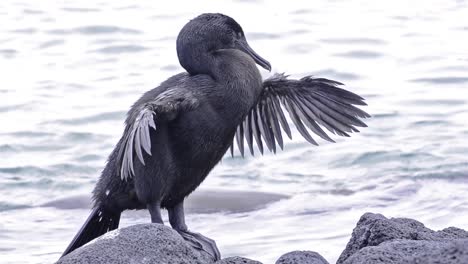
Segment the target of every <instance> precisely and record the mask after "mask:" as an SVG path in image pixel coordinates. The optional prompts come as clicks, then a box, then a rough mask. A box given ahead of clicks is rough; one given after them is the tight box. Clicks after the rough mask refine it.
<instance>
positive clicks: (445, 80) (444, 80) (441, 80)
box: [410, 76, 468, 84]
mask: <svg viewBox="0 0 468 264" xmlns="http://www.w3.org/2000/svg"><path fill="white" fill-rule="evenodd" d="M410 81H412V82H420V83H432V84H464V83H468V77H464V76H455V77H432V78H418V79H412V80H410Z"/></svg>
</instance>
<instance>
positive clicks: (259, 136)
mask: <svg viewBox="0 0 468 264" xmlns="http://www.w3.org/2000/svg"><path fill="white" fill-rule="evenodd" d="M338 85H343V84H342V83H340V82H337V81H334V80H330V79H325V78H313V77H312V76H306V77H304V78H301V79H299V80H293V79H289V78H288V76H287V75H284V74H276V75H274V76H272V77H271V78H268V79H266V80H265V81H264V83H263V87H264V88H263V91H262V93H261V95H260V98H259V99H258V101H257V103H256V105H254V106H253V107H252V109H251V111H250V112H249V113H248V114H247V115H246V117H245V119H244V121H243V122H242V123H241V124H240V125H239V127H238V129H237V133H236V139H237V145H238V146H239V148H240V149H241V154H242V155H243V137H245V139H246V141H247V145H248V146H249V150H250V153H251V154H252V155H254V150H253V138H255V142H256V143H257V146H258V149H259V151H260V153H261V154H263V144H264V143H265V145H266V146H267V148H268V150H270V151H271V152H276V144H278V145H279V147H280V148H281V149H283V147H284V142H283V136H282V132H283V131H284V132H285V133H286V135H287V136H288V137H289V138H292V133H291V129H290V127H289V124H288V121H287V119H286V117H285V114H284V111H286V112H287V113H288V115H289V119H290V120H291V121H292V123H293V124H294V126H295V127H296V129H297V131H298V132H299V133H300V134H301V135H302V137H304V138H305V139H306V140H307V141H308V142H310V143H311V144H314V145H318V143H317V142H316V141H315V140H314V138H313V137H312V136H311V134H310V133H309V130H310V131H312V132H313V133H314V134H316V135H318V136H319V137H321V138H322V139H324V140H327V141H330V142H335V141H334V140H333V139H332V138H331V137H330V136H329V135H328V134H327V133H326V132H325V130H324V129H322V127H323V128H325V129H326V130H328V131H330V132H332V133H334V134H337V135H339V136H344V137H349V133H353V132H359V130H358V129H357V128H356V127H367V125H366V124H365V123H364V122H363V121H362V120H361V119H363V118H369V117H370V115H369V114H368V113H366V112H365V111H363V110H361V109H360V108H358V107H356V105H357V106H365V105H367V104H366V103H365V102H364V98H362V97H361V96H359V95H357V94H355V93H352V92H350V91H347V90H345V89H342V88H339V87H337V86H338ZM237 134H238V135H237Z"/></svg>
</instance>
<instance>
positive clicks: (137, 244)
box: [57, 224, 213, 264]
mask: <svg viewBox="0 0 468 264" xmlns="http://www.w3.org/2000/svg"><path fill="white" fill-rule="evenodd" d="M66 263H83V264H84V263H86V264H88V263H102V264H104V263H109V264H110V263H115V264H118V263H152V264H153V263H161V264H163V263H164V264H166V263H167V264H169V263H188V264H192V263H193V264H195V263H196V264H206V263H213V260H212V258H211V256H210V255H209V254H208V253H206V252H204V251H198V250H195V249H194V248H192V247H191V246H190V245H189V244H187V243H186V242H185V240H184V239H183V238H182V237H181V236H180V235H179V234H178V233H177V232H176V231H174V230H173V229H172V228H170V227H167V226H164V225H160V224H140V225H134V226H130V227H126V228H122V229H117V230H114V231H111V232H109V233H106V234H105V235H103V236H101V237H99V238H97V239H95V240H93V241H91V242H90V243H88V244H86V245H84V246H83V247H81V248H78V249H76V250H75V251H73V252H71V253H70V254H68V255H66V256H65V257H63V258H61V259H60V260H59V261H58V262H57V264H66Z"/></svg>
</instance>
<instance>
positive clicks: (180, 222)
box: [168, 201, 221, 261]
mask: <svg viewBox="0 0 468 264" xmlns="http://www.w3.org/2000/svg"><path fill="white" fill-rule="evenodd" d="M168 212H169V222H170V223H171V226H172V228H174V229H175V230H176V231H177V232H178V233H179V234H180V235H181V236H182V237H183V238H184V239H185V241H187V242H188V243H189V244H190V245H191V246H192V247H194V248H196V249H199V250H203V251H205V252H207V253H208V254H210V255H211V256H212V257H213V259H214V260H215V261H217V260H220V259H221V253H220V252H219V250H218V247H217V246H216V242H215V241H214V240H213V239H210V238H208V237H205V236H203V235H202V234H199V233H195V232H190V231H189V230H188V228H187V225H186V224H185V214H184V202H183V201H182V202H180V203H179V204H177V205H176V206H174V207H173V208H169V209H168Z"/></svg>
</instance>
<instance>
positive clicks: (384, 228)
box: [337, 213, 468, 264]
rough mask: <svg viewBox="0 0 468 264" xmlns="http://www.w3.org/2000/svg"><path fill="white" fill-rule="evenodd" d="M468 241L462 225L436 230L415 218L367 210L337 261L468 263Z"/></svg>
mask: <svg viewBox="0 0 468 264" xmlns="http://www.w3.org/2000/svg"><path fill="white" fill-rule="evenodd" d="M467 241H468V232H466V231H464V230H462V229H459V228H455V227H449V228H446V229H444V230H441V231H433V230H431V229H429V228H427V227H425V226H424V225H423V224H422V223H420V222H418V221H416V220H413V219H408V218H392V219H387V218H386V217H384V216H383V215H380V214H372V213H366V214H364V215H363V216H362V217H361V219H360V220H359V222H358V223H357V225H356V228H354V230H353V234H352V236H351V239H350V241H349V242H348V244H347V245H346V249H345V250H344V251H343V252H342V253H341V256H340V258H339V259H338V261H337V263H338V264H341V263H343V264H355V263H356V264H357V263H360V264H361V263H376V264H378V263H393V264H397V263H454V264H455V263H468V248H467V245H468V244H467ZM437 261H439V262H437Z"/></svg>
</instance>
